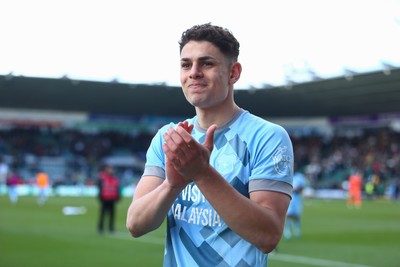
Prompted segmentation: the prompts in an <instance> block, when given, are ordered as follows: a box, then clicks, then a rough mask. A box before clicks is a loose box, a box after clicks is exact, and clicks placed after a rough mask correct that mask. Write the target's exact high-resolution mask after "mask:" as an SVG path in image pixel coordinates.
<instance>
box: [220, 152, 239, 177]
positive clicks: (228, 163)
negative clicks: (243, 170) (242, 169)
mask: <svg viewBox="0 0 400 267" xmlns="http://www.w3.org/2000/svg"><path fill="white" fill-rule="evenodd" d="M235 162H236V156H235V155H234V154H223V155H221V156H220V157H219V158H218V159H217V162H216V164H217V166H216V167H217V170H218V172H220V173H221V174H226V173H229V172H231V171H233V166H234V165H235Z"/></svg>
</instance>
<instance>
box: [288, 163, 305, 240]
mask: <svg viewBox="0 0 400 267" xmlns="http://www.w3.org/2000/svg"><path fill="white" fill-rule="evenodd" d="M306 182H307V179H306V177H305V176H304V174H303V173H302V172H300V171H299V170H298V169H297V168H296V170H295V173H294V175H293V194H292V199H291V201H290V204H289V208H288V210H287V213H286V221H285V229H284V232H283V236H284V238H285V239H287V240H289V239H291V238H292V236H294V237H296V238H299V237H300V236H301V222H300V220H301V216H302V213H303V189H304V188H305V186H306Z"/></svg>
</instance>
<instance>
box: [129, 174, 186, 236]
mask: <svg viewBox="0 0 400 267" xmlns="http://www.w3.org/2000/svg"><path fill="white" fill-rule="evenodd" d="M180 191H181V189H178V188H172V187H171V186H169V185H168V182H167V181H166V180H165V181H164V182H163V183H161V184H160V185H159V186H158V187H157V188H155V189H154V190H152V191H150V192H148V193H146V194H143V195H141V196H139V197H134V199H133V201H132V203H131V205H130V206H129V208H128V214H127V220H126V227H127V228H128V230H129V232H130V233H131V234H132V236H134V237H139V236H142V235H144V234H146V233H148V232H151V231H153V230H155V229H157V228H158V227H159V226H160V225H161V224H162V223H163V221H164V219H165V217H166V216H167V214H168V211H169V209H170V208H171V206H172V204H173V202H174V201H175V199H176V198H177V196H178V195H179V193H180Z"/></svg>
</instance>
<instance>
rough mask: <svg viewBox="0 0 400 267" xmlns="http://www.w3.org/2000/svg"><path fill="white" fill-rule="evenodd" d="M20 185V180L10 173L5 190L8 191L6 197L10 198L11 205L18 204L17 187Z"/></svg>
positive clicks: (17, 176)
mask: <svg viewBox="0 0 400 267" xmlns="http://www.w3.org/2000/svg"><path fill="white" fill-rule="evenodd" d="M20 183H21V178H20V177H19V175H18V174H17V173H16V172H15V171H12V172H11V174H10V175H9V176H8V178H7V189H8V196H9V198H10V201H11V203H13V204H15V203H17V202H18V185H19V184H20Z"/></svg>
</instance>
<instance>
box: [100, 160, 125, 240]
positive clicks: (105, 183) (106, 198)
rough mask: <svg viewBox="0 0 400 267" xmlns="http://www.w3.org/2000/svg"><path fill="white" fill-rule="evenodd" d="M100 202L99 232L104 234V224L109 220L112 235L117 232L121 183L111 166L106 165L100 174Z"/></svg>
mask: <svg viewBox="0 0 400 267" xmlns="http://www.w3.org/2000/svg"><path fill="white" fill-rule="evenodd" d="M98 188H99V194H98V198H99V200H100V216H99V222H98V232H99V233H100V234H102V233H103V232H104V224H105V221H106V219H108V230H109V232H110V233H114V232H115V217H116V207H115V206H116V203H117V202H118V201H119V200H120V197H121V194H120V182H119V179H118V178H117V177H116V176H115V175H114V169H113V167H112V166H110V165H105V166H104V169H103V170H102V171H101V172H100V173H99V180H98Z"/></svg>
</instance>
